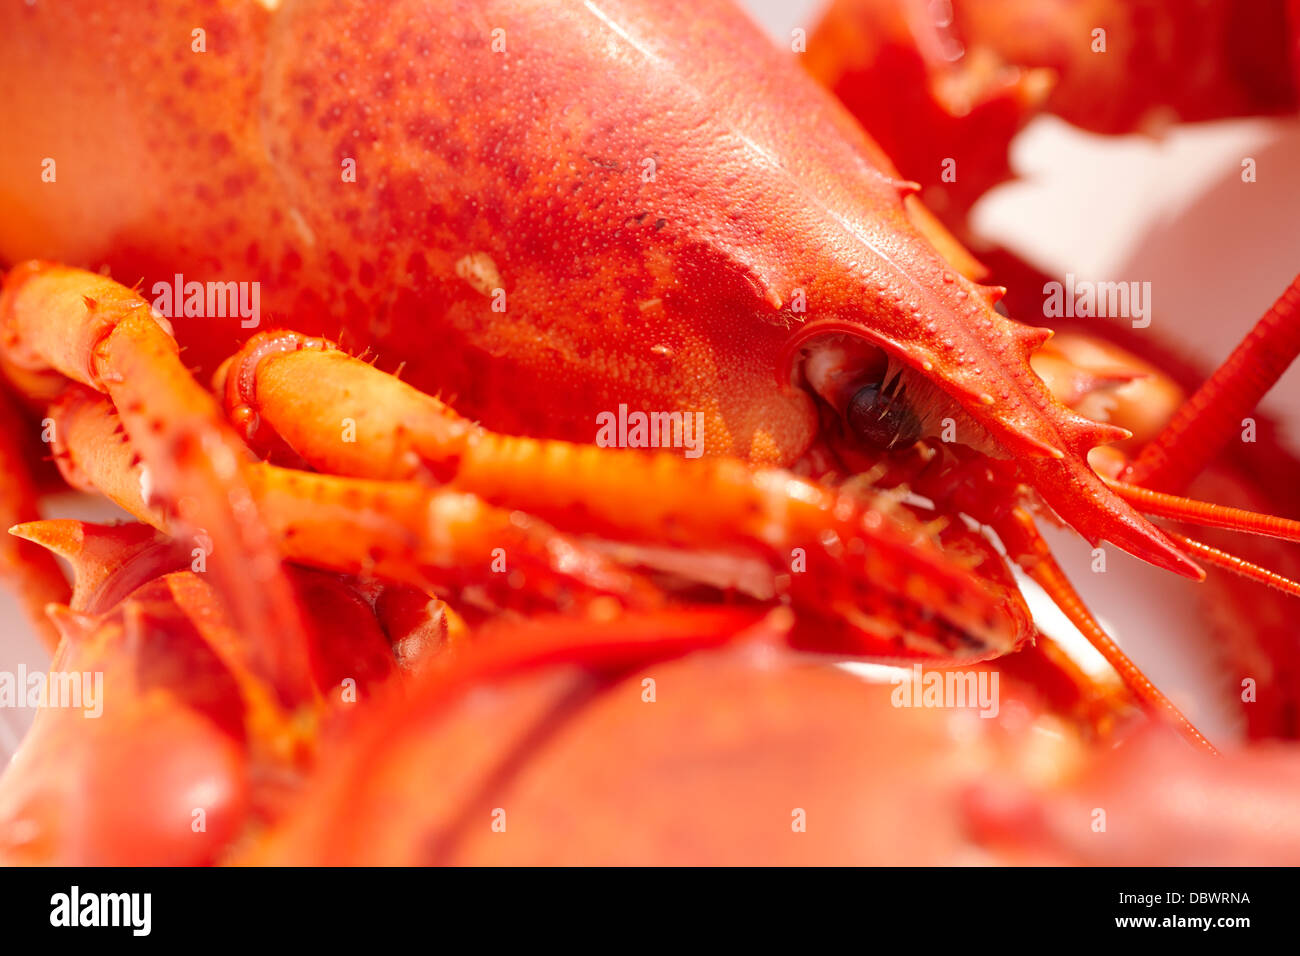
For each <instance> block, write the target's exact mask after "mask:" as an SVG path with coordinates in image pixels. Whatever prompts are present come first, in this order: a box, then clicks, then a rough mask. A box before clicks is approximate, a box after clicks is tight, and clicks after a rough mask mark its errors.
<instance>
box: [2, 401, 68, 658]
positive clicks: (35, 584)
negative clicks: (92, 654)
mask: <svg viewBox="0 0 1300 956" xmlns="http://www.w3.org/2000/svg"><path fill="white" fill-rule="evenodd" d="M21 428H22V426H21V419H20V417H19V415H18V412H17V410H16V409H15V408H14V407H13V405H12V403H11V402H10V399H9V396H8V395H7V394H6V393H5V392H4V391H3V389H0V532H3V531H4V530H6V529H8V528H11V527H13V526H14V525H16V524H21V523H23V522H26V521H34V520H36V519H37V518H39V517H40V513H39V512H38V511H37V508H36V488H35V485H34V484H33V481H32V476H31V472H30V470H29V468H28V466H27V461H26V458H25V455H24V453H23V449H22V447H21V443H20V442H19V440H18V436H19V435H20V434H21ZM0 577H3V578H4V580H5V581H6V582H7V583H8V585H9V587H10V588H11V590H12V591H13V593H14V594H15V596H16V597H17V598H18V600H19V602H20V603H21V604H22V606H23V610H24V611H26V613H27V617H28V619H29V620H30V621H31V622H32V625H33V627H35V629H36V633H37V634H38V635H39V637H40V639H41V642H42V643H43V644H44V645H45V648H46V650H48V651H50V652H51V653H53V651H54V649H55V648H56V647H57V646H58V643H59V634H58V631H57V630H56V629H55V627H54V625H53V624H52V623H51V622H50V620H49V618H48V617H47V616H46V614H45V607H46V605H48V604H62V603H64V602H66V601H67V600H68V594H69V588H68V583H67V581H65V580H64V578H63V572H61V571H60V570H59V565H58V563H57V562H56V561H55V560H54V557H53V556H52V555H51V554H50V553H49V552H48V551H46V550H45V549H43V548H40V547H37V546H36V545H34V544H32V543H31V542H29V541H24V540H23V539H22V538H19V537H14V536H12V535H8V534H3V535H0Z"/></svg>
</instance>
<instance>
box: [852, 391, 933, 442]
mask: <svg viewBox="0 0 1300 956" xmlns="http://www.w3.org/2000/svg"><path fill="white" fill-rule="evenodd" d="M844 419H845V421H846V422H848V426H849V428H850V429H851V430H852V431H853V434H854V435H855V436H857V438H858V439H859V440H861V441H862V442H863V443H865V444H868V445H872V446H875V447H877V448H886V449H888V448H894V447H903V448H906V447H907V446H908V445H913V444H915V443H916V441H917V440H918V439H919V438H920V437H921V421H920V419H919V418H917V417H916V414H915V413H914V412H913V411H912V408H911V406H910V405H908V403H907V402H906V400H905V399H904V398H903V395H902V389H901V388H900V387H899V379H898V377H895V378H894V380H893V381H892V382H891V383H889V385H885V384H884V383H881V382H876V383H875V384H871V385H864V386H862V388H860V389H858V390H857V391H856V392H854V394H853V397H852V398H851V399H849V404H848V406H847V407H846V408H845V410H844Z"/></svg>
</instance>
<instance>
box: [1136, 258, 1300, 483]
mask: <svg viewBox="0 0 1300 956" xmlns="http://www.w3.org/2000/svg"><path fill="white" fill-rule="evenodd" d="M1297 357H1300V275H1298V276H1296V277H1295V278H1294V279H1292V280H1291V284H1290V285H1289V286H1287V289H1286V291H1285V292H1283V293H1282V295H1281V296H1279V297H1278V300H1277V301H1276V302H1274V303H1273V305H1272V307H1270V308H1269V310H1268V311H1267V312H1265V313H1264V315H1263V317H1262V318H1261V319H1260V320H1259V321H1258V322H1256V323H1255V327H1254V328H1253V329H1251V330H1250V332H1248V333H1247V334H1246V337H1245V338H1244V339H1242V342H1241V344H1240V345H1238V346H1237V348H1236V349H1234V350H1233V353H1232V354H1231V355H1229V356H1228V358H1227V359H1226V360H1225V361H1224V363H1223V364H1222V365H1220V366H1219V367H1218V369H1216V370H1215V372H1214V374H1213V375H1211V376H1210V377H1209V378H1208V379H1206V380H1205V382H1204V383H1203V384H1202V385H1201V387H1200V388H1199V389H1197V391H1196V394H1194V395H1193V396H1192V397H1191V398H1189V399H1188V400H1187V401H1186V402H1184V403H1183V404H1182V406H1181V407H1180V408H1179V409H1178V411H1177V412H1176V413H1175V414H1174V417H1173V418H1172V419H1171V420H1170V422H1169V424H1168V425H1166V426H1165V428H1164V431H1162V432H1161V433H1160V434H1159V435H1158V436H1157V437H1156V438H1155V440H1153V441H1152V442H1151V443H1150V444H1148V445H1147V446H1146V447H1145V448H1143V449H1142V452H1141V454H1139V455H1138V457H1137V460H1136V461H1134V462H1133V464H1131V465H1130V466H1129V467H1128V470H1127V472H1126V473H1125V475H1124V477H1125V479H1126V480H1127V481H1130V482H1133V483H1135V484H1141V485H1146V486H1148V487H1157V488H1163V489H1165V490H1168V491H1180V490H1182V489H1183V488H1185V487H1186V486H1187V483H1188V482H1189V481H1191V480H1192V478H1193V477H1195V476H1196V475H1197V474H1198V473H1200V471H1201V469H1202V468H1204V467H1205V466H1206V465H1207V464H1209V462H1210V461H1211V459H1213V458H1214V456H1215V455H1217V454H1218V453H1219V450H1220V449H1221V448H1223V446H1224V445H1225V444H1227V442H1228V441H1229V439H1230V438H1231V436H1232V435H1233V433H1234V432H1236V431H1237V430H1238V429H1239V428H1240V427H1241V424H1240V423H1241V418H1242V416H1243V415H1246V414H1248V413H1249V412H1250V411H1251V410H1252V409H1253V408H1254V407H1255V406H1256V405H1258V404H1259V400H1260V399H1261V398H1263V397H1264V394H1265V393H1266V392H1267V391H1268V390H1269V389H1270V388H1272V387H1273V384H1274V383H1275V382H1276V381H1277V380H1278V379H1279V378H1281V377H1282V373H1283V372H1285V371H1286V370H1287V368H1289V367H1290V365H1291V363H1292V362H1293V361H1294V360H1295V359H1296V358H1297Z"/></svg>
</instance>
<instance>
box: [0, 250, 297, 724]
mask: <svg viewBox="0 0 1300 956" xmlns="http://www.w3.org/2000/svg"><path fill="white" fill-rule="evenodd" d="M163 321H165V320H161V321H160V317H158V316H155V315H154V314H153V312H152V310H151V309H150V307H149V305H148V303H146V302H145V301H144V300H143V299H142V298H140V296H138V295H136V294H135V293H134V292H132V291H130V290H128V289H126V288H125V287H123V286H122V285H120V284H118V283H116V282H113V281H112V280H111V279H107V278H105V277H104V276H100V275H95V274H94V273H90V272H84V271H81V270H77V269H68V268H64V267H61V266H54V265H49V264H45V263H27V264H25V265H22V266H18V267H17V268H15V269H13V270H12V271H11V272H10V273H9V275H8V276H7V277H6V279H5V283H4V288H3V293H0V333H2V334H3V343H2V347H3V351H4V354H5V357H6V360H7V361H8V362H9V363H10V364H12V365H15V366H17V367H19V368H21V369H26V370H43V369H53V370H55V371H58V372H60V373H62V374H63V375H64V376H66V377H67V378H69V379H71V380H72V381H74V382H78V383H80V384H81V385H84V386H86V387H88V388H91V389H94V390H95V391H98V392H103V393H105V394H107V395H108V396H109V398H110V399H111V400H112V402H113V404H114V406H115V407H116V408H117V409H118V411H119V413H120V415H121V424H122V426H123V427H124V428H125V429H126V431H127V433H128V434H129V435H130V436H131V439H132V444H133V446H134V447H135V449H137V451H138V452H139V454H140V456H141V458H142V459H143V461H144V464H145V466H146V467H147V469H148V471H147V474H148V476H149V482H150V495H149V497H151V498H152V497H153V495H154V494H157V495H159V496H160V499H161V500H162V501H165V502H166V504H167V505H168V506H169V507H170V508H172V509H174V510H175V511H176V512H177V513H178V515H179V518H180V524H181V525H183V526H185V527H187V528H189V529H191V530H192V531H194V532H196V533H197V532H200V529H201V533H202V534H204V535H205V536H210V537H211V540H212V541H213V542H214V544H215V547H214V548H213V559H214V569H215V571H216V572H217V577H218V580H219V581H220V583H221V590H222V592H223V593H224V594H225V595H226V596H227V599H228V600H229V601H230V602H231V608H232V613H233V614H234V617H235V620H236V621H237V622H238V624H239V628H240V630H241V632H242V633H244V634H247V635H248V636H249V638H250V640H252V641H253V642H254V646H256V647H257V648H259V654H260V656H261V658H262V660H261V666H262V668H263V669H264V671H265V673H266V674H268V675H269V676H270V677H271V680H272V683H273V684H274V686H276V687H277V688H278V689H279V691H280V692H281V693H283V694H284V695H285V696H286V699H287V700H302V699H305V697H306V696H308V695H309V693H310V689H309V683H308V678H307V669H308V668H307V658H306V655H307V651H306V637H305V636H304V630H303V624H302V621H301V619H300V617H299V614H298V608H297V604H296V602H295V601H294V600H293V594H292V588H291V586H290V584H289V582H288V581H287V580H286V578H285V577H284V575H283V573H282V571H281V568H280V560H279V555H278V554H276V552H275V550H274V548H273V547H272V546H271V542H270V541H269V540H268V539H267V537H266V533H265V530H264V527H263V524H262V522H261V520H260V518H259V515H258V514H257V510H256V508H255V507H254V505H253V503H252V499H251V497H250V495H249V491H248V488H247V485H246V483H245V482H244V480H243V478H242V468H243V461H244V458H245V456H246V451H245V449H244V448H243V447H242V446H241V445H240V443H239V441H238V440H237V439H236V438H235V436H234V435H233V434H231V432H230V430H229V428H228V427H227V426H226V425H225V423H224V421H223V420H222V418H221V415H220V412H219V410H218V409H217V408H216V406H215V405H214V403H213V401H212V398H211V396H210V395H209V394H208V393H207V392H206V391H205V390H204V389H203V388H202V387H200V386H199V385H198V383H196V382H195V381H194V379H193V378H192V376H191V375H190V373H189V371H188V370H187V369H186V368H185V367H184V365H182V364H181V361H180V357H179V350H178V347H177V345H176V340H175V339H174V338H173V337H172V335H171V333H170V331H169V329H167V328H165V327H164V325H163Z"/></svg>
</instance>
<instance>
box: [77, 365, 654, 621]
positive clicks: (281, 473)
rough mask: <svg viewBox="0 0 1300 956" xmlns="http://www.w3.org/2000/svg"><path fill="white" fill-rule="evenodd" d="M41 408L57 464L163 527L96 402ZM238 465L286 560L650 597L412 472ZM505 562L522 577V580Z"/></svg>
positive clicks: (597, 558) (565, 545)
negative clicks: (368, 473) (373, 477)
mask: <svg viewBox="0 0 1300 956" xmlns="http://www.w3.org/2000/svg"><path fill="white" fill-rule="evenodd" d="M52 414H53V415H54V420H55V423H56V426H57V428H58V433H59V442H58V460H59V466H60V468H61V469H63V472H64V475H65V476H66V477H67V478H68V480H69V481H70V482H71V483H72V484H74V485H77V486H80V487H84V488H88V489H90V488H93V489H96V490H98V491H100V492H101V493H103V494H105V495H107V496H108V497H109V498H111V499H112V500H113V501H115V502H116V503H117V504H118V505H120V506H121V507H123V508H124V509H126V510H127V511H129V512H131V513H132V514H133V515H135V516H136V517H138V518H140V519H141V520H142V521H145V522H148V523H149V524H152V525H153V526H154V527H157V528H159V529H160V530H164V531H170V530H172V529H171V522H170V520H169V518H168V515H167V514H166V513H165V512H164V511H162V509H160V508H158V507H157V506H156V505H155V504H154V503H153V502H152V501H151V500H149V499H148V498H147V497H146V495H145V494H143V493H142V485H143V481H142V469H141V464H140V463H139V462H137V461H136V459H135V454H134V450H133V443H132V442H131V441H130V440H129V439H128V438H126V437H124V436H123V435H122V434H121V433H120V432H121V426H120V425H119V422H118V419H117V415H116V414H115V412H114V409H113V408H112V406H111V405H109V403H108V402H107V401H105V400H103V399H102V398H100V397H98V396H96V395H94V394H93V393H90V392H88V391H86V390H82V389H70V390H69V392H68V393H67V394H66V395H65V396H64V398H63V399H62V400H61V401H60V402H58V403H57V404H56V405H55V407H54V408H53V409H52ZM244 471H245V474H244V480H245V481H246V483H247V487H248V489H249V494H250V497H251V500H252V501H253V502H254V503H255V505H256V506H257V509H258V512H259V513H260V514H261V515H262V518H263V520H264V521H265V522H266V530H267V533H268V536H269V540H270V541H271V542H272V545H273V546H274V547H275V548H277V552H278V553H280V554H282V555H283V556H284V558H286V559H287V560H290V561H294V562H296V563H300V564H306V565H311V566H315V567H319V568H325V569H329V570H334V571H341V572H345V573H349V574H360V575H363V576H371V575H374V576H377V577H380V578H386V579H389V580H396V581H404V582H406V583H408V584H411V585H414V586H416V587H420V588H428V587H431V586H432V585H433V584H434V583H442V584H450V585H463V586H466V587H468V586H471V585H477V586H479V587H480V590H481V591H482V592H483V596H484V598H485V600H486V601H487V602H488V603H490V604H491V605H493V606H505V607H519V606H527V605H526V601H528V600H533V599H534V598H533V595H535V594H538V593H540V594H541V596H542V597H543V598H544V599H545V603H546V605H547V606H550V607H552V608H554V607H557V606H559V607H563V606H565V605H566V604H567V603H570V602H572V601H574V600H575V599H577V598H580V597H582V596H584V594H585V595H588V596H589V598H588V599H589V600H594V599H595V598H597V597H600V596H616V597H618V598H619V599H620V600H621V601H623V602H626V603H628V604H632V605H649V604H652V603H655V601H656V597H657V593H656V590H655V589H654V588H653V587H652V586H651V585H650V584H648V583H647V582H645V581H644V580H642V579H641V578H639V577H638V576H637V575H635V574H633V573H632V572H629V571H626V570H625V569H623V568H620V567H617V566H615V565H613V564H612V563H611V562H610V561H609V560H608V559H606V558H604V557H602V556H601V555H598V554H595V553H593V552H591V551H590V550H588V549H586V548H583V547H582V546H580V545H578V544H576V543H574V542H569V541H566V540H564V539H563V538H561V537H559V536H557V535H555V533H554V532H553V531H552V530H551V529H549V528H547V527H545V526H544V525H543V524H542V523H541V522H538V521H535V520H530V519H527V518H524V517H522V516H516V515H513V514H511V513H510V512H507V511H503V510H501V509H497V508H492V507H491V506H488V505H485V504H484V503H483V502H482V501H480V500H479V499H477V498H475V497H473V496H471V495H466V494H460V493H456V492H450V491H443V490H439V489H433V488H430V487H428V486H427V485H425V484H422V483H420V482H413V481H407V482H395V481H370V480H362V479H352V478H338V477H334V476H327V475H317V474H312V473H309V472H300V471H292V470H290V469H285V468H278V467H275V466H273V465H266V464H261V463H250V464H248V465H246V466H245V468H244ZM494 548H502V549H505V550H506V551H507V552H508V553H509V555H510V558H511V562H512V563H511V565H510V567H508V568H506V569H505V570H504V573H500V574H492V573H488V571H489V568H490V566H491V564H492V560H493V557H492V552H493V549H494ZM512 568H519V569H521V570H522V571H523V573H524V575H526V576H527V578H528V583H529V588H528V589H527V590H524V589H522V588H521V587H519V585H520V583H521V582H520V581H519V579H518V577H517V576H514V575H512V574H511V573H510V571H511V569H512Z"/></svg>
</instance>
